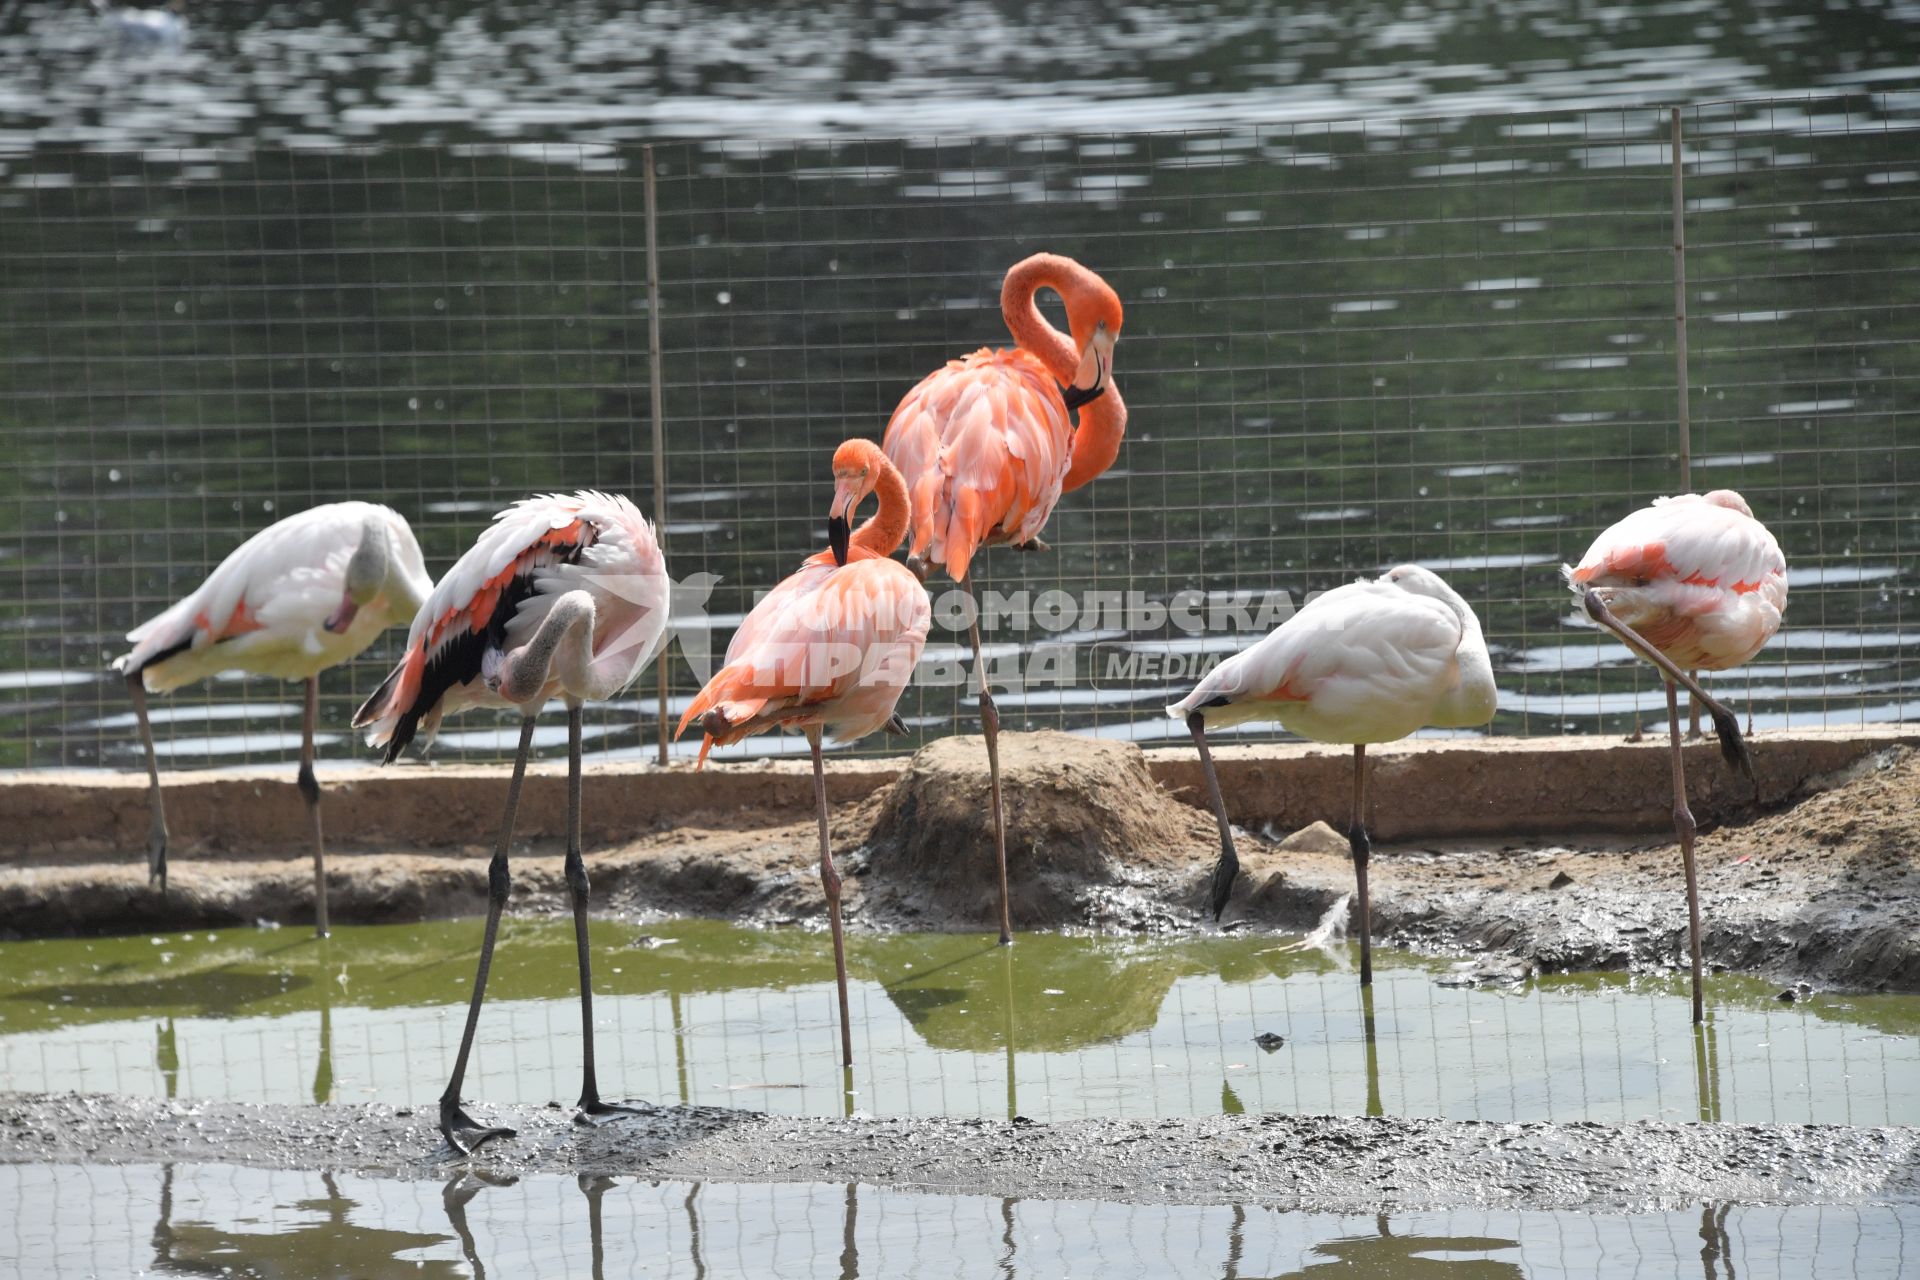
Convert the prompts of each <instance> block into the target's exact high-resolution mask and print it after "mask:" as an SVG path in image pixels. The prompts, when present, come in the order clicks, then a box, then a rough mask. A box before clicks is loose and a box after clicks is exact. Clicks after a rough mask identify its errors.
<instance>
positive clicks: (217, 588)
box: [114, 502, 412, 692]
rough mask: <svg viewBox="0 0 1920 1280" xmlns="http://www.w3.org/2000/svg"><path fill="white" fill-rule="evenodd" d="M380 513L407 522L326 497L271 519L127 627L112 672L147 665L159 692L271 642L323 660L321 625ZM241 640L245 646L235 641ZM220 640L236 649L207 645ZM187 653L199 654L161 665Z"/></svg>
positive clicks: (372, 507)
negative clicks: (168, 601) (168, 602)
mask: <svg viewBox="0 0 1920 1280" xmlns="http://www.w3.org/2000/svg"><path fill="white" fill-rule="evenodd" d="M376 512H378V513H383V514H384V515H385V516H387V517H390V518H391V519H392V520H393V521H395V522H398V523H399V524H400V525H401V526H402V527H404V521H401V520H400V517H399V515H398V514H397V513H394V512H392V511H390V510H388V509H387V508H385V507H380V506H376V505H374V504H372V503H366V502H335V503H328V504H326V505H323V506H318V507H312V508H309V509H308V510H306V511H302V512H299V513H297V514H295V515H291V516H288V517H287V518H286V519H284V520H281V521H278V522H276V523H274V524H271V525H268V526H267V527H266V528H265V529H262V530H260V531H259V532H258V533H256V534H254V535H253V536H252V537H251V538H248V539H247V540H246V541H245V542H243V543H241V544H240V545H239V546H238V547H236V548H234V549H233V551H232V552H231V553H229V554H228V556H227V557H226V559H224V560H222V561H221V562H220V563H219V565H218V566H217V567H215V569H214V571H213V572H212V573H210V574H208V575H207V579H206V581H205V582H203V583H201V584H200V586H198V587H197V588H195V589H194V591H193V592H192V593H191V594H189V595H187V596H186V597H185V598H184V599H182V600H180V601H179V602H177V603H176V604H174V605H173V606H172V607H170V608H168V609H167V610H166V611H165V612H163V613H161V614H159V615H158V616H156V617H153V618H150V619H148V620H147V621H146V622H143V623H141V624H140V625H139V626H137V627H135V628H134V629H133V630H132V631H130V632H128V633H127V639H128V640H129V641H131V642H132V643H133V650H132V652H130V653H128V654H127V655H126V656H125V657H122V658H120V659H118V660H116V661H115V663H114V669H115V670H117V671H121V672H133V671H143V672H146V673H147V680H146V684H147V687H148V688H149V689H152V690H153V691H155V692H162V691H164V690H167V689H172V688H177V687H178V686H179V685H182V684H185V683H187V682H188V681H191V680H195V679H199V678H200V677H201V676H203V675H207V674H211V673H212V672H214V671H218V670H221V669H223V666H224V665H225V664H226V663H228V662H233V663H235V664H236V665H240V664H244V662H245V659H246V656H247V655H246V650H247V649H249V648H253V649H258V648H264V647H267V646H271V647H273V648H275V649H278V650H291V651H293V652H295V653H296V654H305V655H307V656H308V658H309V659H310V660H311V661H313V662H321V659H322V657H323V651H324V649H325V648H326V647H327V646H326V644H325V640H326V637H325V636H324V635H323V632H322V624H324V623H325V622H326V620H327V617H328V615H329V614H330V613H331V612H332V611H333V608H334V606H335V605H336V604H338V603H339V599H340V593H341V591H342V590H343V589H344V586H345V582H346V570H347V562H348V561H349V560H350V559H352V557H353V552H354V549H355V548H356V547H358V546H359V544H360V538H361V536H362V534H363V532H364V529H365V522H366V519H367V516H368V515H369V514H372V513H376ZM407 540H408V541H409V542H411V541H412V535H411V533H410V532H409V533H408V535H407ZM369 638H370V637H369ZM242 640H245V641H246V643H245V645H240V644H238V643H235V642H240V641H242ZM219 646H228V647H229V648H230V649H231V650H232V651H231V652H219V653H216V652H210V650H214V649H215V648H216V647H219ZM189 654H191V655H194V656H195V658H196V660H195V661H193V662H190V663H189V662H183V661H182V662H175V663H173V664H172V665H170V666H169V665H167V663H168V660H169V659H174V658H177V657H180V656H183V655H189ZM336 660H337V659H336ZM321 665H327V663H325V662H321Z"/></svg>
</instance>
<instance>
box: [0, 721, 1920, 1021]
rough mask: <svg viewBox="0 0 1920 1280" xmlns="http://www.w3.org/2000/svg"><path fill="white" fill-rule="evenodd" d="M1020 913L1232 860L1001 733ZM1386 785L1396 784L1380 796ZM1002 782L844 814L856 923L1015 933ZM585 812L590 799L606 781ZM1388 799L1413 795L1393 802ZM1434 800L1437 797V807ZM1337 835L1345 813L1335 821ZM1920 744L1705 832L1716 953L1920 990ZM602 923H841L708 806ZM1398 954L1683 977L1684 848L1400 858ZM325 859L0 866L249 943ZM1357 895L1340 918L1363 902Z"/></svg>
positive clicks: (1338, 886)
mask: <svg viewBox="0 0 1920 1280" xmlns="http://www.w3.org/2000/svg"><path fill="white" fill-rule="evenodd" d="M1003 743H1004V744H1005V745H1004V746H1003V752H1004V755H1005V761H1004V763H1005V768H1004V782H1005V794H1006V797H1007V815H1008V858H1009V867H1010V877H1011V882H1012V888H1013V902H1014V919H1015V923H1016V926H1017V927H1019V928H1023V929H1037V928H1070V929H1074V928H1078V929H1095V930H1106V931H1118V932H1137V933H1164V932H1174V931H1205V930H1210V929H1212V928H1214V927H1215V926H1214V925H1213V924H1212V923H1211V922H1209V921H1205V920H1204V919H1203V918H1202V915H1201V913H1200V910H1199V908H1200V905H1201V895H1202V892H1203V885H1204V883H1205V879H1206V876H1207V873H1208V871H1209V869H1210V867H1211V866H1212V863H1213V860H1214V858H1215V857H1216V856H1217V853H1218V847H1217V838H1216V836H1215V834H1214V829H1213V824H1212V822H1211V819H1210V818H1209V817H1208V816H1207V815H1206V814H1205V813H1204V812H1203V811H1202V810H1200V809H1198V808H1196V807H1194V805H1193V804H1192V803H1189V802H1188V801H1189V800H1191V799H1194V798H1195V797H1189V796H1186V795H1185V794H1181V795H1178V796H1176V795H1175V794H1173V793H1171V792H1169V791H1168V790H1167V789H1166V787H1165V786H1164V785H1162V784H1161V783H1159V782H1156V781H1155V777H1154V775H1153V773H1152V772H1151V771H1150V770H1149V769H1148V768H1147V766H1146V763H1145V760H1144V758H1143V757H1142V755H1141V753H1140V751H1139V750H1138V749H1137V748H1135V747H1133V746H1132V745H1131V744H1125V743H1113V742H1101V741H1093V740H1088V739H1084V738H1077V737H1072V736H1068V735H1063V734H1049V733H1041V734H1031V735H1007V736H1006V737H1005V738H1003ZM1378 781H1379V778H1378V775H1376V783H1378ZM986 793H987V775H986V770H985V759H984V752H983V750H982V748H981V745H980V742H979V739H977V738H951V739H946V740H943V741H941V742H939V743H936V744H934V745H933V746H931V747H929V748H927V749H926V750H924V751H923V752H921V753H920V755H919V756H917V757H915V759H914V760H913V761H912V762H911V763H910V764H909V766H908V767H907V768H906V769H905V770H903V771H902V772H901V774H900V775H899V777H898V778H897V779H895V780H894V781H892V782H891V783H889V784H887V785H884V786H881V787H879V788H877V789H875V790H872V791H870V792H869V793H868V794H866V795H864V796H863V797H860V798H854V799H849V800H847V801H845V802H843V803H840V804H838V805H837V806H836V807H835V810H834V813H833V822H832V832H833V842H834V847H835V850H836V856H837V858H838V861H839V863H840V866H841V869H842V871H843V873H845V875H846V877H847V880H846V884H847V888H846V911H847V918H848V922H849V925H850V926H851V927H853V928H856V929H869V930H897V929H981V928H987V927H990V926H991V924H992V923H993V921H994V919H995V903H994V895H993V892H992V887H991V886H992V882H993V873H992V842H991V835H990V831H989V828H988V825H987V820H986V812H987V803H986ZM588 794H589V802H590V803H591V796H592V782H591V780H590V781H589V790H588ZM1375 796H1376V799H1375V803H1376V804H1378V805H1380V806H1382V807H1385V806H1389V805H1393V806H1399V805H1403V804H1406V803H1410V802H1412V800H1413V797H1406V796H1401V797H1397V798H1396V797H1395V796H1394V794H1393V792H1392V790H1391V789H1390V788H1386V787H1382V786H1379V785H1376V787H1375ZM1431 802H1432V801H1431V800H1427V801H1424V803H1431ZM1328 816H1329V817H1330V818H1332V819H1334V820H1335V821H1338V822H1342V823H1343V822H1344V819H1345V815H1344V814H1334V815H1328ZM1236 834H1237V839H1238V843H1239V848H1240V853H1241V857H1242V859H1243V864H1244V870H1243V873H1242V875H1241V877H1240V879H1239V881H1238V882H1237V883H1236V885H1235V889H1234V895H1233V898H1232V900H1231V902H1230V903H1229V906H1228V908H1227V912H1226V915H1225V917H1224V918H1223V922H1222V926H1221V927H1223V928H1226V929H1230V930H1232V929H1271V930H1284V931H1306V930H1312V929H1315V928H1318V929H1320V930H1322V932H1327V933H1336V934H1337V933H1338V932H1340V931H1342V930H1343V929H1345V928H1347V927H1349V926H1350V925H1351V923H1352V921H1351V918H1350V913H1351V904H1350V903H1349V902H1347V901H1346V900H1347V899H1348V898H1349V896H1350V893H1351V890H1352V884H1353V879H1352V867H1351V863H1350V861H1349V855H1348V850H1347V843H1346V840H1345V838H1344V837H1343V836H1341V835H1339V834H1337V833H1336V832H1335V831H1334V830H1333V828H1331V827H1329V826H1327V825H1326V824H1324V823H1315V824H1313V825H1310V826H1307V827H1305V828H1303V829H1301V830H1298V831H1278V830H1274V829H1272V828H1270V827H1269V828H1263V829H1260V830H1238V831H1237V833H1236ZM1916 849H1920V753H1916V752H1915V751H1913V750H1912V749H1910V748H1907V747H1904V746H1898V745H1895V746H1888V747H1886V748H1884V749H1881V750H1878V751H1875V752H1873V753H1871V754H1869V755H1867V756H1866V757H1865V758H1863V759H1861V760H1859V761H1858V762H1856V763H1854V764H1852V765H1850V766H1849V767H1847V768H1846V769H1844V770H1842V771H1840V772H1839V773H1836V774H1831V775H1826V776H1821V777H1816V778H1813V779H1810V780H1808V781H1806V782H1804V783H1802V784H1800V785H1798V786H1797V787H1795V788H1794V790H1793V791H1792V792H1790V793H1788V794H1785V795H1780V796H1777V797H1773V798H1770V800H1769V801H1768V803H1766V804H1765V805H1764V806H1763V807H1762V808H1761V809H1760V810H1758V811H1757V812H1755V811H1751V810H1750V811H1748V812H1746V813H1745V814H1744V815H1740V816H1738V817H1729V818H1727V819H1726V820H1723V821H1720V822H1719V823H1718V825H1715V824H1714V820H1713V817H1712V816H1709V817H1708V818H1707V821H1706V822H1704V823H1703V833H1702V837H1701V839H1700V842H1699V854H1700V863H1701V885H1702V894H1703V907H1704V912H1705V920H1706V937H1705V950H1706V956H1707V959H1708V962H1709V963H1710V964H1712V965H1714V966H1716V967H1718V968H1723V969H1734V970H1739V971H1742V972H1749V973H1755V974H1760V975H1764V976H1769V977H1774V978H1778V979H1780V980H1781V981H1782V982H1783V983H1793V982H1808V983H1812V984H1814V985H1817V986H1820V987H1825V988H1832V989H1858V990H1894V991H1915V990H1920V894H1916V892H1915V890H1916V889H1920V880H1916V879H1915V876H1914V863H1915V855H1916ZM558 854H559V850H558V849H557V848H556V847H554V843H553V841H552V840H551V839H549V838H546V837H544V836H542V837H541V838H539V839H537V840H534V841H531V842H528V841H522V842H520V844H519V845H518V846H517V848H516V855H515V860H514V864H513V874H514V901H513V909H514V910H515V911H517V912H523V913H559V912H563V911H564V910H565V909H566V889H565V883H564V880H563V879H562V876H561V864H560V858H559V856H558ZM487 855H488V850H487V849H486V848H484V847H480V846H473V847H468V848H465V849H456V850H448V851H445V852H434V853H396V852H391V851H356V850H354V849H352V848H340V849H335V850H333V851H332V853H331V854H330V857H329V863H328V866H329V891H330V903H331V911H332V915H333V918H334V919H336V920H339V921H343V922H344V921H351V922H359V923H387V922H399V921H408V920H418V919H423V918H438V917H450V916H461V915H475V914H479V913H481V912H482V911H483V910H484V908H485V892H486V864H487ZM590 865H591V867H592V875H593V884H594V895H595V908H594V909H595V911H596V912H599V913H606V914H610V915H615V916H620V917H625V918H634V919H647V918H653V917H658V916H664V915H701V916H710V917H717V918H725V919H731V920H737V921H741V922H745V923H751V924H805V925H817V924H819V923H821V922H822V921H823V919H824V913H825V902H824V897H823V895H822V893H821V889H820V878H819V865H818V837H817V829H816V827H815V825H814V822H813V819H812V818H811V816H810V815H804V814H796V813H794V812H793V811H792V810H791V809H766V808H760V809H751V810H741V811H737V812H732V813H728V812H725V811H716V810H706V811H702V812H697V813H694V814H693V815H691V816H689V817H688V818H687V819H686V820H685V821H684V822H682V823H680V824H678V825H674V824H667V823H662V824H660V825H658V826H656V827H654V828H652V829H649V830H647V831H645V832H643V833H642V834H640V835H638V836H635V837H632V838H629V839H626V840H623V841H617V842H612V843H611V844H610V845H602V846H601V847H598V848H596V849H595V850H593V851H592V853H591V854H590ZM1372 887H1373V895H1374V906H1373V910H1374V937H1375V940H1376V941H1377V942H1382V943H1386V944H1390V945H1400V946H1408V947H1412V948H1415V949H1418V950H1421V951H1426V952H1431V953H1439V954H1459V955H1477V956H1482V957H1484V963H1483V964H1482V965H1480V966H1479V967H1478V968H1476V970H1475V971H1474V973H1473V974H1471V975H1468V978H1467V979H1466V980H1479V981H1487V982H1502V981H1511V980H1514V979H1517V978H1519V977H1523V976H1525V975H1526V974H1527V973H1529V972H1553V971H1558V970H1567V969H1630V970H1636V971H1659V970H1664V969H1668V968H1677V967H1680V966H1681V965H1682V964H1683V963H1684V955H1685V946H1686V940H1685V920H1686V912H1685V897H1684V889H1683V881H1682V877H1681V864H1680V855H1679V850H1678V847H1677V845H1675V844H1674V843H1673V841H1672V840H1671V839H1670V838H1665V839H1662V838H1659V837H1631V836H1627V837H1622V836H1617V835H1610V836H1595V837H1593V838H1592V839H1588V840H1579V839H1567V838H1565V837H1554V838H1552V839H1551V840H1546V839H1536V840H1529V839H1526V838H1525V837H1524V835H1516V836H1515V837H1514V838H1511V839H1508V840H1504V841H1497V842H1496V841H1492V840H1482V839H1473V840H1451V841H1444V842H1429V843H1419V842H1397V843H1387V844H1384V845H1379V846H1376V850H1375V855H1374V859H1373V863H1372ZM311 893H312V890H311V864H310V863H309V862H308V860H307V859H306V858H304V857H275V858H265V859H260V858H249V857H246V856H243V855H241V856H236V855H234V854H231V853H224V854H219V855H217V856H210V857H194V856H192V855H191V854H190V853H189V854H186V855H182V856H178V857H176V859H175V860H174V864H173V873H172V879H171V885H170V888H169V891H168V893H167V895H166V896H165V897H164V898H163V897H162V896H161V895H159V894H158V893H156V892H154V891H153V890H152V889H150V888H149V887H148V885H147V882H146V876H145V869H144V859H143V858H142V857H141V856H140V853H139V851H138V850H137V849H129V851H128V852H127V854H126V856H125V857H122V858H107V857H94V858H88V859H86V860H84V861H78V862H69V861H61V862H51V863H45V864H40V865H34V864H27V865H17V864H16V865H11V866H4V867H0V933H3V934H5V935H7V936H14V937H20V936H47V935H58V934H85V933H111V932H122V931H132V930H146V929H162V928H172V929H182V928H189V929H190V928H200V927H231V926H234V925H245V924H252V923H255V922H257V921H261V920H266V921H273V922H277V923H282V924H289V925H292V924H300V923H306V922H309V921H310V920H311V918H312V905H311V902H312V899H311ZM1343 904H1344V905H1343Z"/></svg>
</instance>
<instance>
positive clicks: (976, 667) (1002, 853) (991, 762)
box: [960, 574, 1013, 947]
mask: <svg viewBox="0 0 1920 1280" xmlns="http://www.w3.org/2000/svg"><path fill="white" fill-rule="evenodd" d="M960 589H961V590H962V591H965V592H967V593H968V594H969V595H971V594H972V593H973V575H972V574H968V575H967V576H966V578H964V579H962V580H961V583H960ZM968 635H969V637H970V638H971V639H972V641H973V675H974V678H975V679H976V680H978V681H979V682H980V734H981V736H982V737H983V738H985V739H986V743H987V777H988V780H989V785H990V787H991V789H992V795H993V857H994V865H995V867H996V868H997V869H998V871H999V873H1000V945H1001V946H1003V947H1004V946H1006V945H1008V944H1009V943H1011V942H1012V941H1013V911H1012V908H1011V906H1010V905H1009V903H1008V900H1007V812H1006V806H1005V805H1004V804H1003V803H1002V802H1001V799H1000V713H999V711H997V710H996V709H995V708H994V705H993V694H992V693H991V692H990V691H989V690H988V688H987V670H986V667H985V666H983V665H982V664H981V661H980V611H979V610H978V609H977V608H976V609H975V610H974V614H973V623H972V625H971V626H970V627H969V628H968Z"/></svg>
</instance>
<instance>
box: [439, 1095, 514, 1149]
mask: <svg viewBox="0 0 1920 1280" xmlns="http://www.w3.org/2000/svg"><path fill="white" fill-rule="evenodd" d="M517 1132H519V1131H518V1130H516V1129H508V1128H504V1127H502V1126H499V1125H484V1124H481V1123H480V1122H479V1121H478V1120H475V1119H474V1118H473V1117H472V1116H470V1115H468V1114H467V1113H466V1109H465V1108H463V1107H462V1106H461V1105H460V1101H459V1099H457V1098H442V1099H440V1136H441V1137H443V1138H445V1139H446V1140H447V1145H448V1146H450V1147H452V1148H453V1149H454V1150H455V1151H456V1152H458V1153H459V1154H460V1155H463V1156H470V1155H472V1154H473V1153H474V1152H475V1151H478V1150H479V1149H480V1147H481V1145H482V1144H484V1143H487V1142H491V1141H492V1140H493V1139H495V1138H511V1137H513V1136H514V1135H515V1134H516V1133H517Z"/></svg>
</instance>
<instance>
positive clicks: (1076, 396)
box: [1060, 382, 1107, 413]
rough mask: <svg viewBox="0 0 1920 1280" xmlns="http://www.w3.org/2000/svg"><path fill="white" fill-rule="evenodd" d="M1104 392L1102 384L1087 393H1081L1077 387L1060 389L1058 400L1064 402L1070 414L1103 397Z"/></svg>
mask: <svg viewBox="0 0 1920 1280" xmlns="http://www.w3.org/2000/svg"><path fill="white" fill-rule="evenodd" d="M1106 391H1107V385H1106V383H1104V382H1103V383H1101V384H1100V385H1099V386H1097V387H1094V388H1092V389H1091V390H1088V391H1082V390H1081V389H1080V388H1079V387H1062V388H1060V398H1061V399H1062V400H1064V401H1066V403H1067V411H1068V412H1069V413H1072V412H1075V411H1077V410H1079V409H1081V408H1083V407H1084V406H1086V405H1090V404H1092V403H1093V402H1094V401H1095V400H1098V399H1099V398H1100V397H1101V396H1103V395H1105V394H1106Z"/></svg>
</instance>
